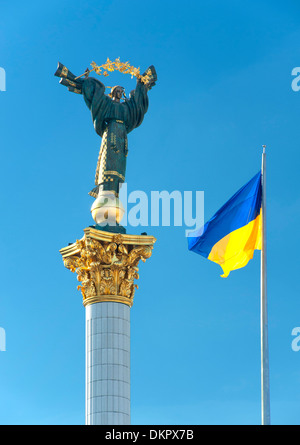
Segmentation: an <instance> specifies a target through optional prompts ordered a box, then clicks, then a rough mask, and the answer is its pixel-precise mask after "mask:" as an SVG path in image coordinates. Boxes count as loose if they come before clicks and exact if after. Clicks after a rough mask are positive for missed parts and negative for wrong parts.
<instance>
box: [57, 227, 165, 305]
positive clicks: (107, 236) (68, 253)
mask: <svg viewBox="0 0 300 445" xmlns="http://www.w3.org/2000/svg"><path fill="white" fill-rule="evenodd" d="M84 232H85V234H84V237H83V238H82V239H80V240H77V241H76V242H75V243H73V244H70V245H69V246H67V247H64V248H63V249H61V250H60V253H61V255H62V258H63V261H64V265H65V267H66V268H67V269H69V270H71V272H76V274H77V280H78V281H79V283H80V284H79V285H78V286H77V289H78V290H81V293H82V296H83V304H84V306H86V305H88V304H92V303H96V302H102V301H113V302H118V303H125V304H127V305H128V306H130V307H131V306H132V304H133V297H134V293H135V289H137V288H138V285H137V284H135V280H137V279H138V278H139V274H138V270H139V269H138V264H139V261H140V260H142V261H143V262H145V261H146V259H148V258H150V256H151V254H152V249H153V244H154V243H155V241H156V239H155V238H154V237H152V236H144V235H121V234H113V233H109V232H104V231H100V230H95V229H92V228H87V229H85V230H84Z"/></svg>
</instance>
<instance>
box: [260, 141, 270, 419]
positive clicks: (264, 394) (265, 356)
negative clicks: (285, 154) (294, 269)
mask: <svg viewBox="0 0 300 445" xmlns="http://www.w3.org/2000/svg"><path fill="white" fill-rule="evenodd" d="M261 171H262V246H261V272H260V329H261V423H262V425H270V381H269V346H268V314H267V240H266V146H265V145H263V153H262V168H261Z"/></svg>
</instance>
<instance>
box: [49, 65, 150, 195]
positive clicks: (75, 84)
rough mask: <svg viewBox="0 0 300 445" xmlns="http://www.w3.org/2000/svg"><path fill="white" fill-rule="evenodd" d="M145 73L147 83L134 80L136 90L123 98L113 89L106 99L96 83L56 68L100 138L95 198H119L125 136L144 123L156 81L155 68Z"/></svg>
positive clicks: (126, 146)
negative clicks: (81, 100) (104, 194)
mask: <svg viewBox="0 0 300 445" xmlns="http://www.w3.org/2000/svg"><path fill="white" fill-rule="evenodd" d="M146 73H147V79H148V82H147V83H146V84H144V83H143V82H142V81H141V80H137V85H136V88H135V90H133V91H132V92H131V93H130V96H129V99H127V98H126V97H125V99H124V101H123V102H121V99H122V96H123V94H124V88H123V87H121V86H119V85H116V86H115V87H113V88H112V89H111V92H110V94H109V95H106V94H105V86H104V85H103V83H102V82H100V81H99V80H98V79H95V78H93V77H88V74H86V76H85V78H84V79H82V78H76V77H75V76H74V74H72V73H71V72H70V71H69V70H68V69H67V68H66V67H65V66H64V65H62V64H61V63H59V64H58V69H57V71H56V73H55V76H58V77H61V81H60V83H61V84H63V85H65V86H67V87H68V89H69V91H72V92H75V93H78V94H82V95H83V97H84V100H85V103H86V104H87V106H88V108H89V109H90V110H91V114H92V119H93V123H94V127H95V130H96V133H97V134H99V136H101V138H102V143H101V147H100V153H99V157H98V163H97V169H96V178H95V185H96V187H95V188H93V190H91V191H90V192H89V194H90V195H91V196H93V197H95V198H96V197H97V196H98V194H99V193H100V192H102V191H110V192H114V194H115V195H116V196H118V194H119V188H120V186H121V184H122V183H123V182H124V181H125V172H126V158H127V155H128V144H127V134H128V133H130V132H131V131H132V130H133V129H134V128H137V127H138V126H139V125H141V123H142V122H143V119H144V115H145V114H146V112H147V110H148V103H149V102H148V95H147V93H148V90H150V89H151V88H152V87H153V86H154V85H155V82H156V80H157V75H156V71H155V68H154V66H150V67H149V68H148V70H147V71H146Z"/></svg>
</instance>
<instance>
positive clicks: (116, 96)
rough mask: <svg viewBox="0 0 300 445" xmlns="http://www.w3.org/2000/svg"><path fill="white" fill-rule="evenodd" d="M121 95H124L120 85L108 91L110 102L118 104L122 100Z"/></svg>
mask: <svg viewBox="0 0 300 445" xmlns="http://www.w3.org/2000/svg"><path fill="white" fill-rule="evenodd" d="M123 93H124V88H123V87H121V86H120V85H116V86H114V87H112V89H111V90H110V94H109V96H110V97H111V98H112V100H115V101H117V102H120V100H121V99H122V96H123Z"/></svg>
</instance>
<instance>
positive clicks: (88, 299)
mask: <svg viewBox="0 0 300 445" xmlns="http://www.w3.org/2000/svg"><path fill="white" fill-rule="evenodd" d="M155 241H156V240H155V238H154V237H152V236H147V235H126V234H115V233H110V232H106V231H101V230H98V229H94V228H91V227H89V228H86V229H85V230H84V236H83V238H82V239H81V240H77V241H76V242H75V243H73V244H70V245H69V246H67V247H65V248H63V249H61V250H60V253H61V255H62V258H63V261H64V265H65V266H66V267H67V268H68V269H70V270H71V271H72V272H76V273H77V279H78V281H79V282H80V284H79V285H78V287H77V288H78V290H81V292H82V296H83V305H84V306H85V310H86V424H87V425H128V424H130V308H131V307H132V304H133V297H134V292H135V289H136V288H137V287H138V286H137V284H135V283H134V280H135V279H138V278H139V274H138V263H139V261H140V260H142V261H144V262H145V261H146V259H147V258H149V257H150V256H151V253H152V249H153V244H154V243H155Z"/></svg>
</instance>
